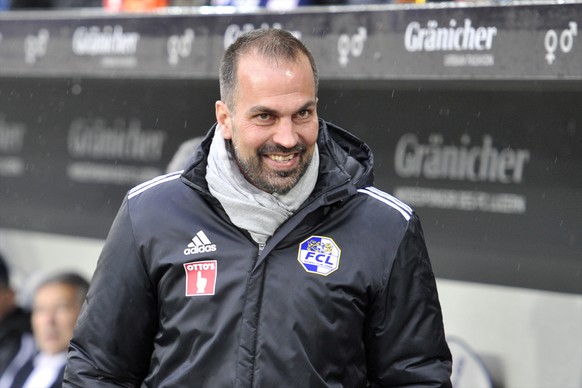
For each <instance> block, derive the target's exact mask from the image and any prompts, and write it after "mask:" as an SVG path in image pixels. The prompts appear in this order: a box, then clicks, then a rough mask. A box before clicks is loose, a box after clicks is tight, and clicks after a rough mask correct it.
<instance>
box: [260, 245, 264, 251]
mask: <svg viewBox="0 0 582 388" xmlns="http://www.w3.org/2000/svg"><path fill="white" fill-rule="evenodd" d="M263 249H265V243H259V251H262V250H263Z"/></svg>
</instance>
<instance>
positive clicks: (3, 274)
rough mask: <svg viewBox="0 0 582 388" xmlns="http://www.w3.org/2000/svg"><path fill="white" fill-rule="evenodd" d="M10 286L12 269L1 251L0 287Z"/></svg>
mask: <svg viewBox="0 0 582 388" xmlns="http://www.w3.org/2000/svg"><path fill="white" fill-rule="evenodd" d="M9 287H10V270H9V269H8V266H7V265H6V262H5V261H4V256H2V253H0V288H9Z"/></svg>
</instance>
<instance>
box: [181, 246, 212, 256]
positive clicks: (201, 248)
mask: <svg viewBox="0 0 582 388" xmlns="http://www.w3.org/2000/svg"><path fill="white" fill-rule="evenodd" d="M214 251H216V244H210V245H200V246H196V247H192V248H186V249H184V254H185V255H195V254H197V253H208V252H214Z"/></svg>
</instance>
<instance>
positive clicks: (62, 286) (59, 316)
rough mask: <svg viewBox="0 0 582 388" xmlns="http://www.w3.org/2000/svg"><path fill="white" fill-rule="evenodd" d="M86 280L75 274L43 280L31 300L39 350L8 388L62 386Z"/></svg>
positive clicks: (33, 325)
mask: <svg viewBox="0 0 582 388" xmlns="http://www.w3.org/2000/svg"><path fill="white" fill-rule="evenodd" d="M88 288H89V283H88V282H87V281H86V280H85V279H83V278H82V277H81V276H79V275H77V274H74V273H64V274H59V275H56V276H52V277H50V278H47V279H45V280H44V281H42V282H41V284H40V285H39V286H38V287H36V289H35V291H34V296H33V303H32V331H33V333H34V339H35V340H36V344H37V347H38V349H39V350H40V352H38V353H37V354H36V355H35V356H33V357H31V358H30V360H28V362H27V363H26V364H25V365H24V366H23V367H22V368H21V369H20V370H19V371H18V373H17V374H16V376H15V377H14V381H13V382H12V385H11V387H13V388H21V387H25V388H28V387H30V388H45V387H51V388H53V387H55V388H56V387H61V386H62V383H63V373H64V369H65V363H66V359H67V348H68V345H69V341H70V340H71V337H72V336H73V328H74V327H75V322H76V321H77V317H78V315H79V311H80V310H81V306H82V304H83V300H84V299H85V295H86V293H87V289H88Z"/></svg>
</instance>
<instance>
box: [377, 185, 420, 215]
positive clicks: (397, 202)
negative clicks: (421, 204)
mask: <svg viewBox="0 0 582 388" xmlns="http://www.w3.org/2000/svg"><path fill="white" fill-rule="evenodd" d="M366 189H368V190H370V191H373V192H374V193H376V194H378V195H380V196H383V197H385V198H386V199H388V200H389V201H393V202H394V204H396V205H398V206H400V207H402V208H403V209H405V210H408V212H409V213H411V214H412V208H411V207H410V206H408V205H407V204H405V203H404V202H402V201H401V200H399V199H398V198H396V197H394V196H392V195H390V194H388V193H386V192H384V191H382V190H379V189H377V188H376V187H373V186H368V187H366Z"/></svg>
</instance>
